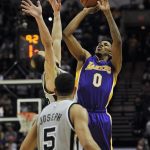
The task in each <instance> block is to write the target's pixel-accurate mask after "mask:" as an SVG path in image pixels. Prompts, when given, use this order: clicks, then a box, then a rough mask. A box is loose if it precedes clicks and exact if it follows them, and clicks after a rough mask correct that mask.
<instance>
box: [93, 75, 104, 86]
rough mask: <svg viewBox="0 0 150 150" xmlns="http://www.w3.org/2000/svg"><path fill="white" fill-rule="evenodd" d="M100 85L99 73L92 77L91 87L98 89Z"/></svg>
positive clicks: (100, 76) (100, 77)
mask: <svg viewBox="0 0 150 150" xmlns="http://www.w3.org/2000/svg"><path fill="white" fill-rule="evenodd" d="M101 84H102V75H101V74H99V73H95V74H94V76H93V85H94V86H95V87H100V86H101Z"/></svg>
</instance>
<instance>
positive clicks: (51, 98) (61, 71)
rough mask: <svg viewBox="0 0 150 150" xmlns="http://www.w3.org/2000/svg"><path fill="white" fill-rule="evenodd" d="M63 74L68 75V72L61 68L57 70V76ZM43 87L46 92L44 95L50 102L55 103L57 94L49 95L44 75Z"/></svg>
mask: <svg viewBox="0 0 150 150" xmlns="http://www.w3.org/2000/svg"><path fill="white" fill-rule="evenodd" d="M61 73H67V72H66V71H64V70H62V69H61V68H58V69H57V75H59V74H61ZM42 86H43V91H44V94H45V97H46V98H47V99H48V100H49V102H50V103H51V102H55V98H54V95H55V93H54V92H52V93H49V92H48V91H47V90H46V86H45V77H44V73H43V75H42Z"/></svg>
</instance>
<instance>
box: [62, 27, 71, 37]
mask: <svg viewBox="0 0 150 150" xmlns="http://www.w3.org/2000/svg"><path fill="white" fill-rule="evenodd" d="M69 35H70V33H69V31H68V30H67V29H64V31H63V37H65V38H67V37H68V36H69Z"/></svg>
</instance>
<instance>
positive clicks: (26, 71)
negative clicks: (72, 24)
mask: <svg viewBox="0 0 150 150" xmlns="http://www.w3.org/2000/svg"><path fill="white" fill-rule="evenodd" d="M132 2H133V1H132ZM19 5H20V3H18V2H16V1H15V2H14V1H11V0H7V1H6V0H1V1H0V64H1V67H0V80H3V79H40V78H41V74H39V73H38V72H36V71H35V70H33V69H32V68H31V66H30V63H29V62H30V58H26V59H23V60H22V59H19V57H18V55H19V48H20V47H19V43H18V42H19V40H18V39H19V35H21V34H23V33H27V32H30V31H31V30H33V31H32V32H37V31H38V29H37V26H36V24H34V23H33V22H34V20H33V18H30V17H26V16H23V15H22V13H21V10H20V6H19ZM42 5H43V16H44V19H45V22H46V24H47V26H48V27H49V30H51V27H52V22H50V21H49V20H48V17H49V16H52V11H51V10H50V6H48V3H47V2H45V1H42ZM81 9H82V6H81V4H80V2H79V0H72V1H70V0H68V1H65V0H62V12H61V20H62V27H63V29H64V27H65V26H66V25H67V24H68V23H69V21H70V20H71V19H72V18H73V17H74V16H75V15H76V14H77V13H78V12H79V11H80V10H81ZM149 9H150V0H143V1H142V2H140V3H139V4H138V3H130V5H125V6H122V7H120V8H118V7H117V8H112V13H113V16H114V18H115V21H116V23H117V25H118V27H119V29H120V32H121V35H122V40H123V61H124V62H123V63H128V62H130V63H132V69H133V71H134V67H135V65H136V63H138V62H144V63H145V69H144V72H143V76H142V77H141V87H142V89H141V91H142V92H141V93H140V94H139V95H138V96H137V97H136V99H135V106H136V113H135V121H134V123H133V124H134V134H136V135H137V134H141V133H144V134H142V135H141V136H142V137H143V138H147V137H148V135H149V134H150V26H149V27H148V26H137V27H132V26H131V27H130V26H128V27H126V26H125V25H124V24H123V19H124V18H123V15H122V14H123V12H124V11H130V10H137V11H144V10H149ZM33 26H36V27H33ZM35 28H36V30H35ZM75 36H76V37H77V39H78V40H79V41H80V43H81V45H82V46H83V47H84V48H85V49H87V50H88V51H89V52H90V53H92V54H93V52H94V50H95V48H96V45H97V43H98V41H100V40H101V38H103V37H104V36H110V33H109V28H108V25H107V23H106V18H105V17H104V15H103V14H102V13H100V12H98V13H96V14H94V15H93V14H91V15H89V16H87V17H86V18H85V20H84V21H83V23H81V25H80V27H79V28H78V29H77V30H76V32H75ZM62 68H63V69H65V70H67V71H69V72H71V73H72V74H75V68H76V61H75V59H74V58H73V57H72V56H71V54H70V53H69V52H68V49H67V47H66V45H65V44H64V42H62ZM37 91H38V92H37ZM27 97H31V98H32V97H34V98H36V97H41V98H43V97H44V94H43V91H42V87H41V86H31V85H28V86H24V85H19V86H6V85H3V86H1V87H0V117H4V116H5V117H11V116H15V114H16V99H17V98H27ZM18 128H19V125H18V127H17V128H16V126H15V125H14V124H13V123H3V124H1V125H0V149H5V150H16V149H17V147H18V145H19V142H20V141H21V140H22V138H23V134H21V133H19V132H18V130H19V129H18ZM143 138H142V139H143ZM142 139H141V141H142ZM141 141H139V143H142V142H141ZM137 149H138V148H137ZM138 150H146V149H144V148H143V149H138Z"/></svg>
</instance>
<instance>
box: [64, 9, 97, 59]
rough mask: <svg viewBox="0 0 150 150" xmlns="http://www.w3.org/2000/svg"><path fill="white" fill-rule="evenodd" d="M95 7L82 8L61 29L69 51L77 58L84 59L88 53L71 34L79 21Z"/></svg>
mask: <svg viewBox="0 0 150 150" xmlns="http://www.w3.org/2000/svg"><path fill="white" fill-rule="evenodd" d="M95 9H97V7H93V8H84V9H83V10H82V11H81V12H80V13H79V14H78V15H77V16H76V17H75V18H73V20H72V21H71V22H70V23H69V24H68V26H67V27H66V28H65V29H64V31H63V39H64V41H65V43H66V44H67V46H68V49H69V51H70V53H71V54H72V55H73V56H74V57H75V58H76V59H77V60H78V61H85V59H87V58H88V57H90V56H91V55H90V53H89V52H88V51H86V50H85V49H83V48H82V46H81V45H80V43H79V42H78V41H77V40H76V39H75V37H74V36H73V33H74V31H75V30H76V29H77V28H78V26H79V24H80V23H81V21H82V20H83V19H84V18H85V17H86V16H87V15H88V14H89V13H90V12H92V11H94V10H95Z"/></svg>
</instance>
